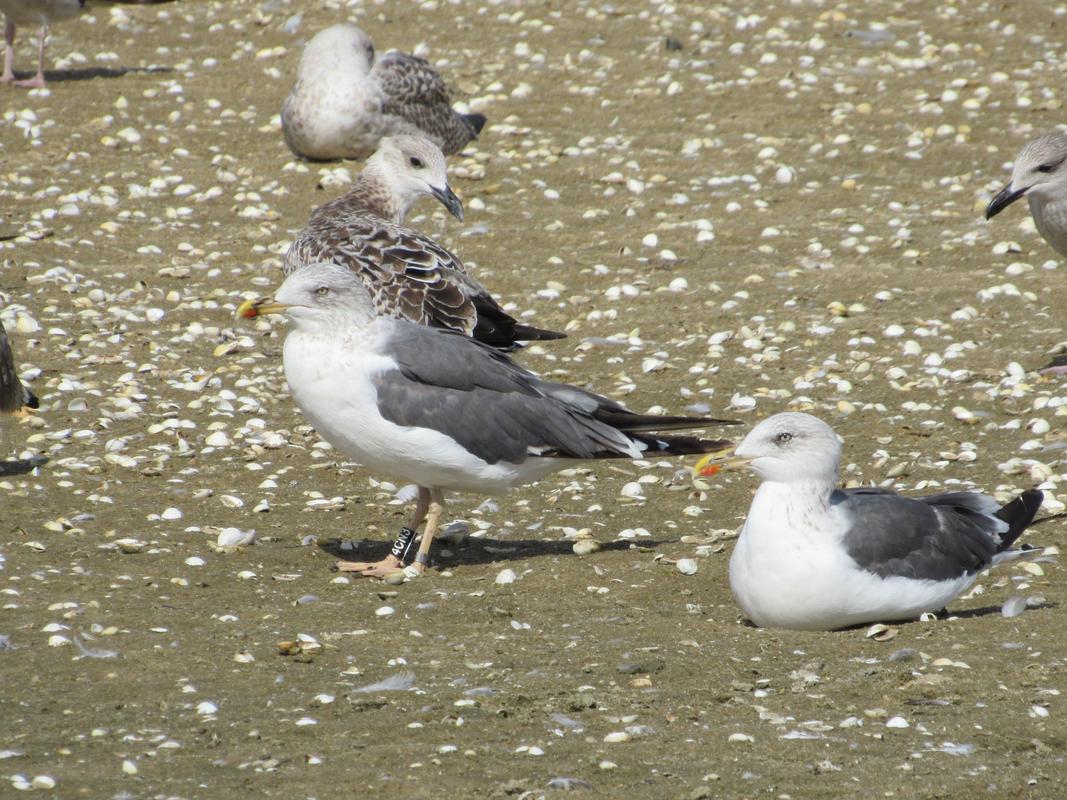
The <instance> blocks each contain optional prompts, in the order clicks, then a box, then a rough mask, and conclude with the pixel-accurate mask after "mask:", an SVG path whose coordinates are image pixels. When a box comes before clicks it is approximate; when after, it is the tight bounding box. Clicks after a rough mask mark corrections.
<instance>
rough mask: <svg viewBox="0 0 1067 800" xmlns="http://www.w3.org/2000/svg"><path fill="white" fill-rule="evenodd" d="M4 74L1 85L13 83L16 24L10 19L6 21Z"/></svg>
mask: <svg viewBox="0 0 1067 800" xmlns="http://www.w3.org/2000/svg"><path fill="white" fill-rule="evenodd" d="M4 44H5V47H4V74H3V75H0V83H11V82H12V81H13V80H15V23H14V22H13V21H12V20H11V19H10V18H6V19H5V20H4Z"/></svg>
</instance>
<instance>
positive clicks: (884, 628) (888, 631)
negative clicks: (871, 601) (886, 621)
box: [864, 622, 898, 642]
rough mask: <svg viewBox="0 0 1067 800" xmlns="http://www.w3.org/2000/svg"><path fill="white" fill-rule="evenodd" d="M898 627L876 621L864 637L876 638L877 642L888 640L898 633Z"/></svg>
mask: <svg viewBox="0 0 1067 800" xmlns="http://www.w3.org/2000/svg"><path fill="white" fill-rule="evenodd" d="M897 632H898V631H897V629H896V628H890V627H889V626H888V625H883V624H882V623H881V622H878V623H875V624H874V625H872V626H871V627H869V628H868V629H867V632H866V633H865V634H864V637H865V638H867V639H874V640H875V641H876V642H888V641H889V640H890V639H893V638H895V637H896V635H897Z"/></svg>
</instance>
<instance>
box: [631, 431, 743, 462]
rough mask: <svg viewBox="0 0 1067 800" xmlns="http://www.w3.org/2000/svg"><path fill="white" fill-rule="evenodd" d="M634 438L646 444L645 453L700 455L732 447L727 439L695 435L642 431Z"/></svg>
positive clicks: (731, 443)
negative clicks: (657, 433) (672, 434)
mask: <svg viewBox="0 0 1067 800" xmlns="http://www.w3.org/2000/svg"><path fill="white" fill-rule="evenodd" d="M634 438H635V439H636V440H637V441H639V442H641V443H643V444H645V445H647V446H648V450H647V451H646V454H647V455H651V454H653V453H657V454H659V455H666V456H700V455H704V454H705V453H718V452H721V451H722V450H726V449H727V448H730V447H733V445H734V443H733V442H732V441H730V440H729V439H701V438H699V437H697V436H656V435H655V434H649V433H642V434H637V435H635V436H634Z"/></svg>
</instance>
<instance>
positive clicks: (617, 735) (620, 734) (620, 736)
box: [604, 731, 633, 744]
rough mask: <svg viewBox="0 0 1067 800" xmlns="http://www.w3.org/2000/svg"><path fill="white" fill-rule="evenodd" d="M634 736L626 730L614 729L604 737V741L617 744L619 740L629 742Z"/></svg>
mask: <svg viewBox="0 0 1067 800" xmlns="http://www.w3.org/2000/svg"><path fill="white" fill-rule="evenodd" d="M631 738H633V737H631V736H630V734H628V733H627V732H626V731H612V732H611V733H609V734H608V735H607V736H605V737H604V741H605V742H607V743H608V744H617V743H619V742H628V741H630V739H631Z"/></svg>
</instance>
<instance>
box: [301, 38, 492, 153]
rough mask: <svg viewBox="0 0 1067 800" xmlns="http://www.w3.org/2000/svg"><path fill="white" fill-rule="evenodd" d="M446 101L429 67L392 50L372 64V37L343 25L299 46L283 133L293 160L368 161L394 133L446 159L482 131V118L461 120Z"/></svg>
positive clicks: (446, 95) (443, 88)
mask: <svg viewBox="0 0 1067 800" xmlns="http://www.w3.org/2000/svg"><path fill="white" fill-rule="evenodd" d="M451 102H452V101H451V94H450V92H449V90H448V87H447V86H446V85H445V82H444V80H442V78H441V76H440V75H438V74H437V72H435V71H434V69H433V67H432V66H430V63H429V62H428V61H426V60H425V59H422V58H418V57H417V56H411V55H407V54H406V53H398V52H395V51H394V52H390V53H386V54H385V55H384V56H382V57H381V58H379V59H377V60H375V57H374V45H373V44H372V43H371V40H370V37H369V36H368V35H367V34H366V33H364V32H363V31H362V30H361V29H360V28H357V27H356V26H355V25H351V24H347V23H342V24H340V25H333V26H331V27H329V28H326V29H325V30H323V31H319V32H318V33H317V34H315V36H313V37H312V39H311V41H309V42H308V43H307V45H306V46H305V47H304V52H303V54H302V55H301V56H300V65H299V67H297V73H296V83H295V84H294V85H293V88H292V91H290V92H289V96H288V97H287V98H286V99H285V104H284V105H283V106H282V133H283V135H284V136H285V143H286V144H287V145H289V149H290V150H292V151H293V152H294V153H295V154H296V155H298V156H303V157H304V158H309V159H316V160H330V159H335V158H366V157H367V156H369V155H370V154H371V153H373V152H374V150H375V148H377V146H378V140H379V139H381V138H382V137H383V136H389V135H392V134H397V133H410V134H421V135H423V136H427V137H429V138H430V139H431V140H432V141H433V142H434V144H436V145H437V146H438V147H440V148H441V149H442V150H443V151H444V152H445V154H446V155H451V154H452V153H456V152H459V151H460V150H462V149H463V148H464V147H465V146H466V144H467V142H469V141H471V140H472V139H476V138H477V137H478V134H479V133H480V132H481V130H482V126H484V125H485V117H484V116H483V115H481V114H460V113H459V112H457V111H454V110H453V109H452V105H451Z"/></svg>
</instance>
